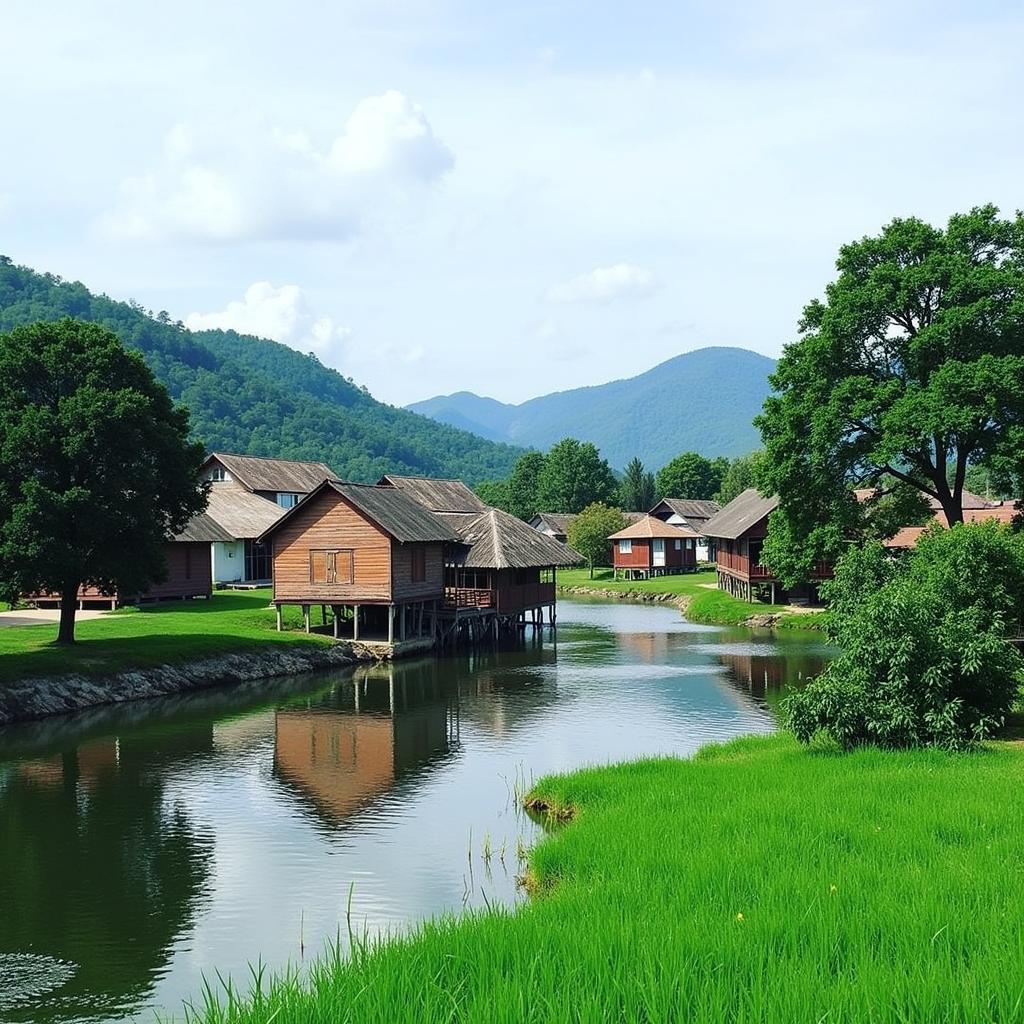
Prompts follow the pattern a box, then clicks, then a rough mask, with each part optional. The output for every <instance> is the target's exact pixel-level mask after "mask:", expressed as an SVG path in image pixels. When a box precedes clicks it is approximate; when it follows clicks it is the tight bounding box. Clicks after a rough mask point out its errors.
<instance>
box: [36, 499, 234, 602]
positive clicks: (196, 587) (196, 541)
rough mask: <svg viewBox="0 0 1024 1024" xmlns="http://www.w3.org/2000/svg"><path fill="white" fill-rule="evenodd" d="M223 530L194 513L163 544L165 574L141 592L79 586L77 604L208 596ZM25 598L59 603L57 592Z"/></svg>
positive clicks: (206, 518)
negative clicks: (215, 550)
mask: <svg viewBox="0 0 1024 1024" xmlns="http://www.w3.org/2000/svg"><path fill="white" fill-rule="evenodd" d="M230 539H231V538H230V537H229V536H228V534H227V533H226V531H225V530H224V529H223V528H222V527H221V526H219V525H218V524H217V523H216V522H214V520H213V519H212V518H211V517H210V516H209V515H206V514H200V515H198V516H194V517H193V518H192V519H190V520H189V522H188V524H187V525H186V526H185V529H184V530H182V531H181V533H179V534H178V535H177V536H176V537H175V538H174V539H173V540H170V541H168V542H167V544H165V545H164V558H165V560H166V563H167V577H166V579H164V580H163V582H161V583H154V584H152V585H151V586H150V587H148V588H147V589H146V591H145V592H144V593H142V594H133V593H129V592H125V591H121V590H114V591H113V592H104V591H103V590H101V589H100V588H99V587H95V586H82V587H79V588H78V600H79V604H80V605H86V604H109V605H110V606H111V607H112V608H116V607H117V606H118V605H121V604H131V603H134V602H136V601H170V600H181V599H185V598H192V597H209V596H210V594H211V593H212V592H213V579H212V576H211V572H210V564H211V560H210V551H211V549H212V548H215V547H217V546H218V544H219V543H220V542H222V541H224V540H230ZM25 600H26V601H31V602H33V603H34V604H36V605H39V606H40V607H45V606H46V605H50V604H59V603H60V595H59V594H52V593H37V594H26V595H25Z"/></svg>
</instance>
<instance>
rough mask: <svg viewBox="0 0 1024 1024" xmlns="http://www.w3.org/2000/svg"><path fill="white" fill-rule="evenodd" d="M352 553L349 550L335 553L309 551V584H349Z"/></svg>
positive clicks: (340, 550)
mask: <svg viewBox="0 0 1024 1024" xmlns="http://www.w3.org/2000/svg"><path fill="white" fill-rule="evenodd" d="M353 560H354V559H353V552H352V550H351V549H350V548H342V549H339V550H335V551H322V550H321V551H310V553H309V582H310V583H351V582H352V567H353Z"/></svg>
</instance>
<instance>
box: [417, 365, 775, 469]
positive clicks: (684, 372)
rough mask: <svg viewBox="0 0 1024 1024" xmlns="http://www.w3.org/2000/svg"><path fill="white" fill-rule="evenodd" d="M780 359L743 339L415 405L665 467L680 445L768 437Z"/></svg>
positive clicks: (525, 438) (713, 449) (711, 450)
mask: <svg viewBox="0 0 1024 1024" xmlns="http://www.w3.org/2000/svg"><path fill="white" fill-rule="evenodd" d="M774 368H775V360H773V359H769V358H768V357H767V356H762V355H758V354H757V353H756V352H750V351H748V350H747V349H742V348H701V349H697V350H696V351H694V352H687V353H685V354H683V355H680V356H676V357H675V358H673V359H669V360H668V361H667V362H664V363H661V364H659V365H658V366H655V367H654V368H653V369H651V370H648V371H647V372H646V373H641V374H640V375H639V376H637V377H630V378H629V379H628V380H615V381H611V382H610V383H608V384H599V385H597V386H596V387H588V388H575V389H574V390H572V391H559V392H556V393H554V394H550V395H542V396H541V397H540V398H533V399H530V401H528V402H523V403H522V404H521V405H505V404H504V403H502V402H497V401H495V400H494V399H491V398H481V397H480V396H479V395H474V394H472V393H471V392H467V391H461V392H459V393H457V394H454V395H442V396H440V397H438V398H430V399H427V400H426V401H424V402H417V403H416V404H414V405H411V406H409V408H410V409H411V410H413V411H415V412H420V413H423V414H424V415H426V416H432V417H433V418H434V419H436V420H438V421H439V422H441V423H448V424H454V425H457V426H459V427H462V428H463V429H468V430H472V431H474V432H475V433H477V434H480V435H481V436H482V437H487V438H490V439H492V440H494V441H505V442H509V443H512V444H519V445H524V446H526V447H534V448H541V449H546V448H548V447H550V446H551V445H552V444H554V442H556V441H558V440H559V439H560V438H563V437H565V436H567V435H572V436H573V437H578V438H579V439H580V440H582V441H592V442H593V443H594V444H596V445H597V446H598V448H600V449H601V454H602V455H604V456H605V457H606V458H607V459H608V461H609V462H610V463H611V464H612V466H613V467H615V468H616V469H622V468H624V467H625V465H626V463H627V462H629V460H630V459H631V458H633V456H639V457H640V458H641V459H642V460H643V461H644V462H645V463H647V464H648V465H649V466H652V467H654V468H657V467H659V466H663V465H664V464H665V463H666V462H668V461H669V460H670V459H671V458H672V457H673V456H675V455H678V454H679V453H680V452H682V451H697V452H701V453H702V454H704V455H708V456H714V455H726V456H734V455H743V454H745V453H746V452H750V451H753V450H754V449H755V448H759V447H760V445H761V438H760V436H759V435H758V432H757V430H756V428H755V427H754V425H753V419H754V417H755V416H756V415H757V414H758V413H759V412H760V411H761V406H762V404H763V403H764V400H765V398H766V397H767V395H768V392H769V390H770V389H769V386H768V375H769V374H770V373H771V372H772V370H773V369H774Z"/></svg>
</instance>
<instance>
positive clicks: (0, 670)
mask: <svg viewBox="0 0 1024 1024" xmlns="http://www.w3.org/2000/svg"><path fill="white" fill-rule="evenodd" d="M269 601H270V591H269V590H250V591H232V590H223V591H218V592H217V593H216V594H214V596H213V597H212V598H210V600H209V601H180V602H178V601H174V602H168V603H166V604H152V605H143V606H142V607H140V608H137V609H135V608H127V609H124V610H122V611H119V612H115V613H113V614H111V615H104V616H103V617H101V618H97V619H91V620H89V621H88V622H80V623H78V626H77V628H76V630H75V635H76V637H77V638H78V643H77V644H76V645H75V646H74V647H73V648H71V649H68V648H57V647H54V646H53V640H54V638H55V637H56V636H57V626H56V624H55V623H54V624H52V625H49V624H48V625H44V626H4V627H2V628H0V684H2V683H10V682H13V681H15V680H18V679H26V678H31V677H35V676H52V675H60V674H63V673H68V672H80V673H82V674H84V675H88V676H103V675H109V674H110V673H111V672H118V671H123V670H125V669H130V668H148V667H151V666H153V665H173V664H176V663H181V662H184V661H192V660H195V659H199V658H206V657H214V656H216V655H218V654H230V653H234V652H237V651H244V650H252V649H254V648H257V647H259V646H261V645H265V644H294V643H326V642H328V641H326V640H325V639H324V638H322V637H316V636H313V637H309V636H306V634H305V633H296V632H291V633H288V632H285V633H278V632H277V630H276V628H275V618H274V612H273V611H272V610H271V609H270V608H269V607H268V602H269ZM288 613H289V614H288V623H289V624H290V625H292V626H297V625H298V623H299V618H300V615H299V611H298V609H294V608H293V609H288Z"/></svg>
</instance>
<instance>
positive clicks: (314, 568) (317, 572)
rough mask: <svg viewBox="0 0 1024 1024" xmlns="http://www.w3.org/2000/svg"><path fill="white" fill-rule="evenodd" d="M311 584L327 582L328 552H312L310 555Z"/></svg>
mask: <svg viewBox="0 0 1024 1024" xmlns="http://www.w3.org/2000/svg"><path fill="white" fill-rule="evenodd" d="M309 582H310V583H326V582H327V552H326V551H310V553H309Z"/></svg>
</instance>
